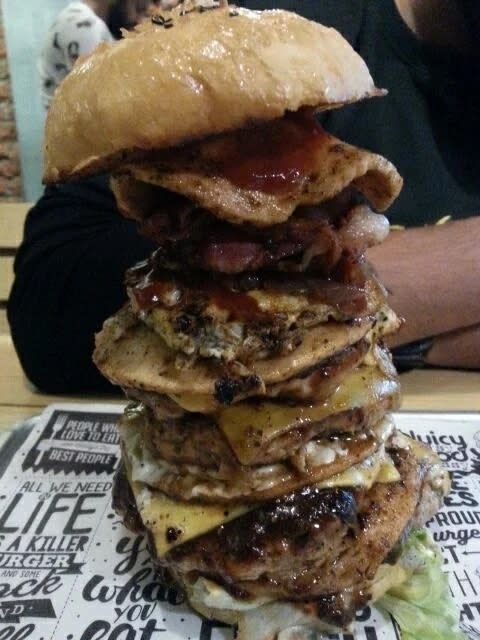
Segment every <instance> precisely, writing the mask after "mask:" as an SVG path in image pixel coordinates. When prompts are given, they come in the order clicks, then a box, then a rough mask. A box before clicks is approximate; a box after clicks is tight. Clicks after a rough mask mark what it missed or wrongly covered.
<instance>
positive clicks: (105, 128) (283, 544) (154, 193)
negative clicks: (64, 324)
mask: <svg viewBox="0 0 480 640" xmlns="http://www.w3.org/2000/svg"><path fill="white" fill-rule="evenodd" d="M381 93H382V92H381V91H379V90H378V89H376V88H375V86H374V84H373V81H372V79H371V77H370V74H369V72H368V70H367V68H366V66H365V64H364V63H363V61H362V60H361V59H360V58H359V57H358V56H357V54H356V53H355V52H354V51H353V50H352V49H351V48H350V46H349V45H348V44H347V43H346V42H345V41H344V40H343V39H342V37H341V36H340V35H339V34H338V33H337V32H335V31H334V30H332V29H327V28H325V27H323V26H321V25H319V24H315V23H311V22H309V21H307V20H304V19H303V18H300V17H299V16H297V15H295V14H292V13H288V12H284V11H265V12H253V11H247V10H244V9H236V8H232V7H222V8H216V9H213V10H209V11H206V10H205V11H200V10H198V9H195V10H192V11H187V10H186V9H185V7H184V8H183V9H182V10H179V11H177V12H174V13H172V14H168V15H167V14H165V15H159V16H156V17H155V18H154V20H153V21H152V24H150V25H143V26H142V27H140V28H139V29H138V30H137V31H136V32H135V33H134V34H128V35H127V37H126V38H125V39H124V40H123V41H121V42H120V43H118V44H115V45H102V46H101V47H99V48H98V49H97V51H96V52H95V53H94V54H93V55H92V56H91V57H89V58H88V59H86V60H84V61H83V62H80V64H78V65H77V66H76V67H75V69H74V71H73V72H72V74H71V75H70V76H69V77H68V78H67V79H66V80H65V82H64V84H63V85H62V86H61V88H60V90H59V91H58V93H57V95H56V97H55V100H54V102H53V104H52V107H51V109H50V113H49V118H48V122H47V129H46V152H45V158H46V178H47V180H48V181H55V180H58V179H65V178H69V177H71V176H75V175H76V176H81V175H88V174H91V173H94V172H97V171H100V170H105V169H108V170H109V171H111V173H112V189H113V192H114V194H115V196H116V199H117V203H118V207H119V210H120V211H121V213H123V214H124V215H126V216H127V217H130V218H134V219H136V220H137V221H138V224H139V231H140V233H142V234H144V235H146V236H148V237H149V238H151V239H153V240H154V241H155V242H156V244H157V245H158V248H157V249H156V251H155V252H154V253H153V255H151V256H150V257H149V258H147V259H146V260H145V261H144V262H142V263H140V264H137V265H136V266H133V267H132V268H131V269H130V270H129V271H128V273H127V275H126V289H127V293H128V303H127V304H126V305H125V306H124V308H123V309H121V310H120V311H119V312H118V313H117V314H116V315H115V316H113V317H112V318H110V319H109V320H107V321H106V323H105V325H104V327H103V329H102V331H101V332H100V333H99V334H98V335H97V338H96V350H95V354H94V360H95V362H96V364H97V366H98V367H99V369H100V370H101V371H102V372H103V374H104V375H105V376H106V377H107V378H108V379H109V380H111V381H112V382H113V383H114V384H117V385H120V386H121V387H122V388H123V389H124V391H125V393H126V395H127V396H128V398H130V400H131V401H132V402H131V403H130V404H129V405H128V407H127V409H126V411H125V415H124V417H123V419H122V421H121V424H120V426H119V429H120V434H121V440H122V451H123V465H122V469H121V470H120V471H119V473H118V476H117V484H116V488H115V492H114V502H115V505H116V507H117V509H118V510H119V511H120V512H121V513H123V515H124V517H125V522H126V524H127V526H130V527H131V528H134V529H138V528H140V529H142V530H145V531H146V532H147V533H148V536H149V540H150V543H151V551H152V556H153V561H154V562H156V563H158V564H159V565H161V566H163V567H167V568H168V570H169V571H170V573H171V574H172V576H173V577H174V578H175V580H177V581H178V583H179V584H180V585H181V586H182V587H183V588H184V590H185V591H186V594H187V596H188V598H189V600H190V602H191V604H192V605H193V607H194V608H195V609H197V610H198V611H199V612H201V613H202V614H203V615H205V616H208V617H211V618H217V619H219V620H223V621H226V622H229V623H237V624H238V625H239V627H240V637H241V638H244V639H245V640H247V639H248V640H254V639H255V638H259V639H262V640H263V639H264V638H265V639H267V638H275V637H276V635H277V634H278V633H280V632H282V630H284V629H285V628H287V627H305V626H307V627H309V628H310V627H314V628H322V629H323V628H327V629H334V628H344V627H346V626H348V624H349V623H350V622H351V621H352V619H353V618H354V614H355V611H356V610H357V609H358V608H359V607H360V606H362V605H364V604H365V603H366V602H368V601H369V600H371V599H375V598H377V597H379V596H380V595H382V593H383V592H384V591H385V590H386V589H387V588H388V586H389V585H391V584H392V583H394V582H395V581H396V582H397V583H398V581H401V580H402V579H404V578H405V576H406V572H405V571H403V572H402V571H395V570H394V567H395V562H394V555H395V553H394V551H395V549H396V548H397V543H398V541H399V540H400V539H401V538H402V537H404V536H405V535H407V533H408V531H409V530H410V529H411V527H413V526H415V525H419V524H423V523H424V522H425V521H426V520H427V519H428V518H429V517H430V516H431V515H433V513H434V512H435V511H436V510H437V509H438V508H439V507H440V504H441V502H442V499H443V495H444V493H445V491H446V490H447V485H448V480H447V478H446V475H445V472H444V470H443V468H442V467H441V465H440V463H439V461H438V459H437V458H436V456H435V455H434V454H433V453H432V452H430V451H429V450H427V449H425V448H423V447H422V446H420V445H418V444H415V443H413V442H412V441H411V440H409V439H408V438H406V437H405V436H403V435H402V434H400V433H397V432H396V430H395V425H394V422H393V420H392V418H391V417H390V416H389V411H391V410H392V409H395V408H397V407H398V403H399V382H398V378H397V375H396V372H395V369H394V367H393V365H392V362H391V358H390V355H389V353H388V350H387V349H386V347H385V346H384V344H383V342H382V340H383V338H384V337H385V336H386V335H388V334H390V333H392V332H394V331H395V330H397V328H398V327H399V320H398V318H397V317H396V316H395V314H394V312H393V311H392V310H391V309H390V308H389V306H388V304H387V301H386V294H385V291H384V289H383V287H382V285H381V284H380V283H379V282H378V280H377V278H376V276H375V274H374V273H373V272H372V270H371V269H370V268H369V267H368V265H367V263H366V262H365V258H364V254H365V251H366V250H367V248H368V247H370V246H372V245H375V244H377V243H379V242H381V241H382V240H383V239H384V238H385V237H386V235H387V233H388V222H387V220H386V218H385V217H384V216H383V215H382V213H380V212H381V211H383V210H385V209H386V208H387V207H388V206H389V205H390V204H391V202H392V201H393V200H394V199H395V197H396V196H397V195H398V192H399V190H400V188H401V178H400V177H399V175H398V173H397V171H396V170H395V168H394V167H393V166H392V165H391V164H390V163H389V162H388V161H386V160H385V159H383V158H381V157H380V156H378V155H375V154H372V153H369V152H368V151H364V150H361V149H357V148H354V147H352V146H349V145H348V144H345V143H343V142H341V141H339V140H338V139H336V138H334V137H333V136H331V135H330V134H328V133H327V132H326V131H324V130H323V129H322V128H321V127H320V125H319V124H318V120H317V118H316V112H318V111H321V110H326V109H331V108H338V107H340V106H342V105H343V104H345V103H349V102H354V101H356V100H359V99H363V98H367V97H373V96H377V95H379V94H381ZM388 576H394V578H391V577H390V578H389V577H388Z"/></svg>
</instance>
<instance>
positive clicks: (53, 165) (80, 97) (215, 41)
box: [44, 7, 381, 182]
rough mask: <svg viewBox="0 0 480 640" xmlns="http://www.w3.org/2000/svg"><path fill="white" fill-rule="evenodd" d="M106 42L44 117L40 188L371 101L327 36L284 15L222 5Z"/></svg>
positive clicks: (335, 36) (356, 63)
mask: <svg viewBox="0 0 480 640" xmlns="http://www.w3.org/2000/svg"><path fill="white" fill-rule="evenodd" d="M172 15H173V28H168V29H166V28H164V27H162V26H159V25H154V24H144V25H142V26H141V27H138V28H137V31H136V32H135V33H131V34H128V36H127V37H126V38H125V39H124V40H122V41H120V42H117V43H114V44H106V43H103V44H101V45H99V46H98V47H97V49H96V50H95V52H94V53H93V54H92V55H91V56H89V57H86V58H84V59H81V60H80V61H79V62H78V63H77V64H76V65H75V67H74V69H73V71H72V72H71V73H70V74H69V75H68V76H67V78H66V79H65V80H64V81H63V82H62V84H61V86H60V87H59V89H58V90H57V92H56V94H55V97H54V99H53V101H52V104H51V106H50V109H49V113H48V117H47V123H46V129H45V145H44V181H45V182H54V181H57V180H61V179H66V178H68V177H70V176H73V175H87V174H91V173H94V172H98V171H103V170H110V169H112V168H113V167H115V166H116V165H118V164H119V163H120V162H123V161H124V160H125V156H128V157H135V154H140V155H141V154H142V153H143V154H144V153H145V152H146V151H149V150H152V149H161V148H167V147H171V146H176V145H179V144H181V143H183V142H186V141H188V140H194V139H198V138H202V137H204V136H207V135H210V134H216V133H221V132H223V131H229V130H233V129H238V128H240V127H244V126H246V125H248V124H251V123H253V122H259V121H266V120H272V119H274V118H279V117H281V116H283V114H284V113H285V112H286V111H296V110H298V109H299V108H300V107H302V106H311V107H318V108H320V109H328V108H333V107H338V106H340V105H342V104H344V103H347V102H354V101H356V100H359V99H361V98H364V97H368V96H373V95H378V94H379V93H381V92H379V90H377V89H376V88H375V86H374V84H373V80H372V78H371V76H370V73H369V72H368V69H367V67H366V65H365V63H364V62H363V60H362V59H361V58H360V57H359V56H358V55H357V54H356V53H355V51H354V50H353V49H352V48H351V47H350V45H349V44H348V43H347V42H346V41H345V40H344V39H343V38H342V36H341V35H340V34H339V33H338V32H336V31H335V30H334V29H329V28H326V27H324V26H322V25H320V24H317V23H315V22H311V21H309V20H306V19H304V18H302V17H300V16H298V15H296V14H294V13H290V12H287V11H278V10H276V11H249V10H246V9H240V8H239V9H234V8H232V7H225V8H219V9H214V10H211V11H204V12H197V11H195V12H191V13H189V14H187V15H183V16H181V15H180V14H179V13H178V12H177V13H175V12H174V13H173V14H172Z"/></svg>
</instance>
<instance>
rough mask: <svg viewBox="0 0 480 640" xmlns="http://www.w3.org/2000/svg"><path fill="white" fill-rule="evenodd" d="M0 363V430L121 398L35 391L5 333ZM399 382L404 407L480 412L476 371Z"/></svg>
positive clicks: (422, 373) (415, 374)
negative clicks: (69, 406)
mask: <svg viewBox="0 0 480 640" xmlns="http://www.w3.org/2000/svg"><path fill="white" fill-rule="evenodd" d="M0 363H1V366H0V430H8V429H9V428H10V427H12V426H13V425H14V424H15V423H16V422H19V421H21V420H23V419H25V418H28V417H30V416H33V415H35V414H38V413H40V412H41V411H42V409H43V408H44V407H46V406H47V405H49V404H52V403H54V402H63V403H65V402H82V403H89V402H105V401H107V402H112V403H116V404H118V403H120V402H121V400H120V399H119V398H118V397H114V396H110V397H105V396H103V397H100V396H53V395H44V394H41V393H38V392H37V391H35V389H33V388H32V387H31V385H30V384H29V383H28V381H27V380H26V379H25V376H24V375H23V372H22V369H21V367H20V364H19V362H18V359H17V356H16V354H15V350H14V348H13V345H12V341H11V338H10V336H8V335H0ZM401 382H402V392H403V402H402V409H404V410H407V411H479V412H480V373H476V372H460V371H446V370H437V369H424V370H417V371H410V372H409V373H406V374H403V375H402V376H401Z"/></svg>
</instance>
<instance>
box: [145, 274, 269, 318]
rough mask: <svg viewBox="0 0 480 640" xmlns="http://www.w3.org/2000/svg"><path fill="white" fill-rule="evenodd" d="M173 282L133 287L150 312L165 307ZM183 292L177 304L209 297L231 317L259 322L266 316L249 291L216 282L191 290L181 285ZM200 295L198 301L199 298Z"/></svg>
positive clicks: (147, 283) (179, 285)
mask: <svg viewBox="0 0 480 640" xmlns="http://www.w3.org/2000/svg"><path fill="white" fill-rule="evenodd" d="M171 286H172V283H170V282H159V281H152V282H145V283H143V284H140V285H137V286H136V287H134V288H133V295H134V297H135V301H136V303H137V305H138V307H139V308H140V309H141V310H142V311H150V310H151V309H153V308H154V307H156V306H157V305H158V306H163V307H165V306H166V305H164V303H163V302H162V298H163V296H164V295H165V293H166V292H167V291H168V290H169V289H170V288H171ZM178 288H179V290H180V291H181V292H182V294H181V297H180V299H179V300H178V303H177V304H181V305H182V307H185V306H187V305H188V304H194V303H195V302H205V301H207V300H208V302H210V303H211V304H214V305H216V306H217V307H218V308H219V309H224V310H225V311H227V312H228V313H229V320H239V321H243V322H255V321H256V320H261V319H262V318H264V317H265V315H264V314H263V312H262V311H261V310H260V308H259V306H258V304H257V302H256V300H255V299H254V298H252V297H251V296H249V295H247V294H246V293H240V292H235V291H230V290H229V289H227V288H223V287H221V286H218V285H216V284H207V283H205V284H203V285H202V287H201V289H199V290H198V292H196V291H195V290H194V289H193V290H192V289H188V288H186V287H185V286H183V285H182V284H178ZM195 298H196V300H195Z"/></svg>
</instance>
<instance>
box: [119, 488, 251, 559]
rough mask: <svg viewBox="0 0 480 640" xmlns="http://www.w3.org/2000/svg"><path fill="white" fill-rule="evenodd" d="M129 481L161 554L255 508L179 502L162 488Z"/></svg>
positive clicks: (144, 520)
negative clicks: (153, 487) (157, 488)
mask: <svg viewBox="0 0 480 640" xmlns="http://www.w3.org/2000/svg"><path fill="white" fill-rule="evenodd" d="M130 484H131V486H132V490H133V494H134V496H135V500H136V502H137V507H138V510H139V513H140V516H141V518H142V521H143V523H144V524H145V526H146V528H147V529H148V530H149V531H150V532H151V535H152V537H153V540H154V541H155V549H156V552H157V555H158V557H162V556H164V555H165V554H166V553H168V551H170V549H172V548H173V547H175V546H177V545H179V544H182V543H183V542H186V541H187V540H191V539H192V538H196V537H197V536H200V535H202V533H206V532H207V531H210V530H211V529H215V528H216V527H218V526H220V525H221V524H224V523H225V522H229V521H230V520H233V519H234V518H238V517H239V516H241V515H243V514H244V513H246V512H247V511H251V510H252V508H253V507H252V506H247V505H236V506H234V507H228V506H226V505H216V504H208V505H207V504H195V503H190V502H180V501H178V500H172V499H171V498H169V497H168V496H166V495H165V494H164V493H162V492H161V491H155V490H151V489H150V488H149V487H147V485H145V484H143V483H141V482H131V483H130Z"/></svg>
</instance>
